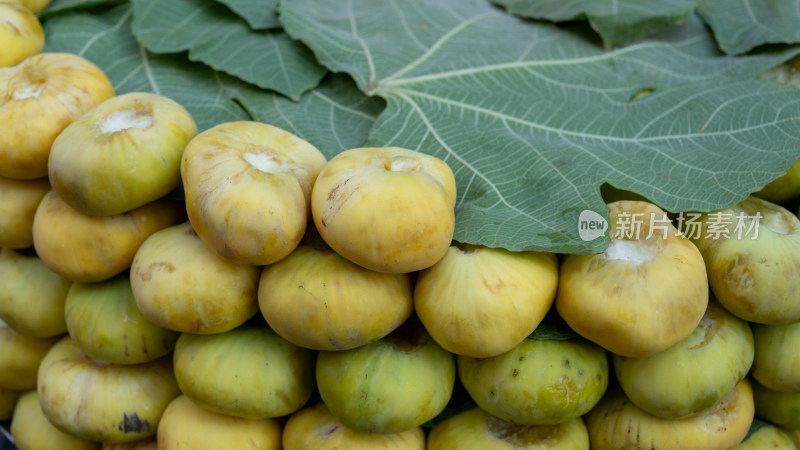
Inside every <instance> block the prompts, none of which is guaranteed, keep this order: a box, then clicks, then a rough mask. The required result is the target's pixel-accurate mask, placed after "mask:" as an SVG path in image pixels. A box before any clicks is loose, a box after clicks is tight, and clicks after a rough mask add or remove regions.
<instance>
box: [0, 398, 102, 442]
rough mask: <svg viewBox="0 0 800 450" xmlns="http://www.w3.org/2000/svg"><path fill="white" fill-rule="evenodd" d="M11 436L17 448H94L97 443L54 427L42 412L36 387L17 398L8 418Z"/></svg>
mask: <svg viewBox="0 0 800 450" xmlns="http://www.w3.org/2000/svg"><path fill="white" fill-rule="evenodd" d="M10 431H11V437H13V438H14V443H15V444H16V445H17V448H19V449H21V450H98V449H100V443H99V442H95V441H89V440H86V439H82V438H79V437H77V436H74V435H71V434H68V433H65V432H64V431H61V430H60V429H58V428H56V427H55V426H54V425H53V424H52V423H50V420H48V419H47V417H46V416H45V415H44V413H43V412H42V408H41V407H40V406H39V396H38V394H37V393H36V390H32V391H28V392H25V393H24V394H23V395H22V397H20V399H19V403H18V404H17V408H16V409H15V410H14V418H13V419H12V420H11V430H10Z"/></svg>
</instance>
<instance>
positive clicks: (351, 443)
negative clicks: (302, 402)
mask: <svg viewBox="0 0 800 450" xmlns="http://www.w3.org/2000/svg"><path fill="white" fill-rule="evenodd" d="M312 448H313V449H314V450H337V449H348V450H382V449H386V450H424V449H425V432H424V431H422V428H420V427H415V428H411V429H408V430H405V431H401V432H398V433H365V432H363V431H358V430H354V429H352V428H348V427H346V426H345V425H344V424H343V423H341V422H339V421H338V420H337V419H336V417H334V416H333V414H331V412H330V410H328V407H327V406H325V403H323V402H317V403H316V404H314V405H312V406H306V407H305V408H303V409H301V410H299V411H297V412H295V413H294V414H292V415H291V416H289V420H288V421H286V426H285V427H284V429H283V450H306V449H312Z"/></svg>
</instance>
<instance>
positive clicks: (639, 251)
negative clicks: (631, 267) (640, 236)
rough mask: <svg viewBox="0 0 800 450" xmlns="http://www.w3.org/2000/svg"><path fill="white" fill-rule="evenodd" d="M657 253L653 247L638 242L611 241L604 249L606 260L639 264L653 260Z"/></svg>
mask: <svg viewBox="0 0 800 450" xmlns="http://www.w3.org/2000/svg"><path fill="white" fill-rule="evenodd" d="M657 253H658V250H657V247H656V246H655V245H648V244H647V243H645V242H640V241H627V240H624V239H612V240H611V243H610V244H609V245H608V248H607V249H606V258H607V259H611V260H616V261H628V262H632V263H636V264H641V263H643V262H645V261H649V260H651V259H653V258H655V257H656V255H657Z"/></svg>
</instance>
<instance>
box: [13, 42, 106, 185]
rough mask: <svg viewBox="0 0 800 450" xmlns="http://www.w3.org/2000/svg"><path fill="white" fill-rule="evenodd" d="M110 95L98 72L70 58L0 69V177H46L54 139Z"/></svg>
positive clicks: (50, 57) (43, 57)
mask: <svg viewBox="0 0 800 450" xmlns="http://www.w3.org/2000/svg"><path fill="white" fill-rule="evenodd" d="M113 96H114V88H113V86H112V85H111V81H110V80H109V79H108V77H107V76H106V74H105V73H103V71H102V70H100V68H98V67H97V66H96V65H94V64H92V63H91V62H89V61H87V60H85V59H83V58H81V57H80V56H77V55H73V54H69V53H40V54H38V55H34V56H31V57H29V58H27V59H25V60H24V61H23V62H21V63H20V64H18V65H16V66H14V67H13V68H8V69H0V123H1V124H3V133H4V138H3V139H2V140H0V176H1V177H5V178H13V179H28V180H29V179H36V178H44V177H47V161H48V158H49V155H50V148H51V147H52V145H53V141H54V140H55V139H56V136H58V135H59V133H61V132H62V131H63V130H64V128H65V127H66V126H67V125H69V124H70V123H72V121H74V120H76V119H77V118H79V117H81V116H82V115H83V114H84V113H86V112H87V111H89V110H90V109H92V108H94V107H95V106H97V105H99V104H100V103H101V102H103V101H105V100H106V99H108V98H111V97H113Z"/></svg>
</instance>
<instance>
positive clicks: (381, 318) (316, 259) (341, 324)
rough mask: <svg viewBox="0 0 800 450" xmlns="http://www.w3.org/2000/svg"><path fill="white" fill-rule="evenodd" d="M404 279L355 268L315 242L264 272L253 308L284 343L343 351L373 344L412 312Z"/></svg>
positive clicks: (406, 277) (409, 286)
mask: <svg viewBox="0 0 800 450" xmlns="http://www.w3.org/2000/svg"><path fill="white" fill-rule="evenodd" d="M412 289H413V288H412V282H411V277H410V276H409V275H407V274H390V273H380V272H375V271H372V270H368V269H365V268H363V267H361V266H359V265H357V264H354V263H352V262H350V261H348V260H346V259H344V258H342V257H341V256H340V255H339V254H338V253H336V252H334V251H333V250H331V249H330V248H329V247H328V246H327V245H325V243H324V242H322V240H321V239H320V238H319V237H318V236H314V237H311V238H310V239H309V241H308V242H306V243H304V244H302V245H300V246H299V247H297V249H296V250H295V251H294V252H292V253H291V254H290V255H289V256H287V257H286V258H284V259H282V260H281V261H278V262H276V263H275V264H272V265H269V266H266V267H264V270H263V271H262V272H261V281H260V282H259V284H258V303H259V305H260V307H261V308H260V309H261V313H262V314H263V315H264V318H265V319H266V320H267V323H269V325H270V327H272V329H273V330H275V331H276V332H277V333H278V334H279V335H281V336H282V337H283V338H285V339H286V340H288V341H289V342H292V343H294V344H296V345H299V346H301V347H305V348H310V349H314V350H347V349H351V348H355V347H358V346H360V345H364V344H367V343H370V342H372V341H375V340H378V339H380V338H382V337H384V336H385V335H387V334H389V333H390V332H391V331H392V330H394V329H395V328H397V327H398V326H400V324H402V323H403V322H404V321H405V320H406V319H408V317H409V316H410V315H411V312H412V311H413V308H414V307H413V300H412Z"/></svg>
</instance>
